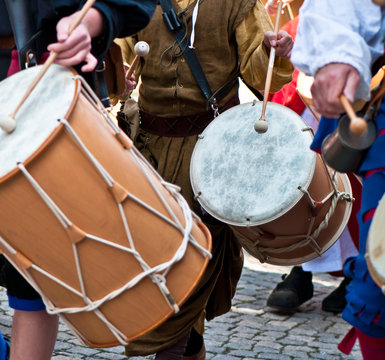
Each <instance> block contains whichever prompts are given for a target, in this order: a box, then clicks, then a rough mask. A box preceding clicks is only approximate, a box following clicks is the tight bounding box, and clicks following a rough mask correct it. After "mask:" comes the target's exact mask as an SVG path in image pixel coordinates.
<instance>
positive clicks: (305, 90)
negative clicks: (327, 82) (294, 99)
mask: <svg viewBox="0 0 385 360" xmlns="http://www.w3.org/2000/svg"><path fill="white" fill-rule="evenodd" d="M313 81H314V78H313V77H312V76H309V75H306V74H305V73H303V72H302V71H300V72H299V73H298V77H297V92H298V93H299V95H300V96H301V98H302V99H303V100H304V102H305V103H306V104H307V105H313V98H312V95H311V91H310V89H311V86H312V85H313Z"/></svg>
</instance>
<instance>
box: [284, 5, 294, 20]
mask: <svg viewBox="0 0 385 360" xmlns="http://www.w3.org/2000/svg"><path fill="white" fill-rule="evenodd" d="M285 6H286V7H287V11H288V13H289V18H290V20H293V19H294V14H293V10H292V9H291V5H290V3H286V4H285Z"/></svg>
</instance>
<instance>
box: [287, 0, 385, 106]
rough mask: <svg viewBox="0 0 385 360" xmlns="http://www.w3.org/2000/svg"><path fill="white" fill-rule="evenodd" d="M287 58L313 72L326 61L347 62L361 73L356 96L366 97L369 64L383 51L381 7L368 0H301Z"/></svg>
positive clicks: (384, 31)
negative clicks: (291, 46) (293, 41)
mask: <svg viewBox="0 0 385 360" xmlns="http://www.w3.org/2000/svg"><path fill="white" fill-rule="evenodd" d="M299 18H300V22H299V26H298V32H297V37H296V39H295V44H294V48H293V51H292V56H291V61H292V63H293V64H294V66H295V67H297V68H298V69H299V70H301V71H303V72H304V73H306V74H307V75H311V76H314V74H315V73H316V72H317V70H318V69H320V68H321V67H323V66H324V65H326V64H329V63H333V62H337V63H347V64H350V65H352V66H353V67H355V68H356V69H357V70H358V72H359V73H360V75H361V83H360V85H359V87H358V89H357V93H356V99H359V98H362V99H366V100H367V99H368V98H369V88H370V81H371V77H372V75H371V65H372V64H373V63H374V61H375V60H376V59H377V58H378V57H379V56H381V55H382V54H383V53H384V37H385V22H384V19H385V7H380V6H378V5H375V4H373V3H372V1H371V0H305V2H304V4H303V5H302V7H301V8H300V11H299Z"/></svg>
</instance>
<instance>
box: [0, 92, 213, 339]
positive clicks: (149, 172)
mask: <svg viewBox="0 0 385 360" xmlns="http://www.w3.org/2000/svg"><path fill="white" fill-rule="evenodd" d="M91 94H92V93H91ZM59 121H60V122H61V123H62V124H63V125H64V127H65V129H66V131H67V132H68V134H69V135H70V136H71V138H72V139H73V140H74V141H75V142H76V144H77V145H78V146H79V148H80V149H81V151H82V152H83V153H84V154H85V155H86V157H87V158H88V159H89V160H90V162H91V163H92V164H93V166H94V167H95V169H96V170H97V172H98V173H99V175H100V176H101V178H102V179H103V180H104V181H105V183H106V184H107V186H109V187H112V186H113V184H114V183H115V181H114V179H113V178H112V177H111V176H110V174H109V173H108V172H107V171H106V170H105V169H104V167H103V166H102V165H101V164H100V163H99V162H98V161H97V160H96V158H95V157H94V156H93V155H92V154H91V153H90V151H88V149H87V148H86V146H85V145H84V143H83V142H82V141H81V139H80V138H79V136H78V135H77V134H76V132H75V131H74V129H73V128H72V127H71V126H70V124H69V123H68V121H67V120H66V119H59ZM117 131H119V129H117ZM125 151H130V152H131V153H132V155H133V156H134V157H135V158H136V160H137V161H138V162H139V163H140V164H141V165H142V167H141V171H142V173H143V175H144V176H145V178H146V179H147V181H148V182H149V183H150V185H151V186H152V188H153V189H154V191H155V192H156V194H157V195H158V197H159V199H160V200H161V202H162V204H163V205H164V207H165V208H166V210H167V212H168V213H169V215H170V216H171V219H169V218H168V217H167V216H165V215H163V214H161V213H159V212H158V211H157V210H156V209H153V208H152V207H151V206H149V205H148V204H146V203H144V202H143V201H141V200H140V199H139V198H137V197H136V196H134V195H133V194H131V193H129V192H127V197H126V199H125V200H123V201H126V200H127V199H130V200H132V201H135V202H136V203H137V204H139V205H140V206H142V207H144V208H146V209H147V210H149V211H151V212H152V213H153V214H155V215H156V216H158V217H159V218H161V219H162V220H163V221H165V222H167V223H168V224H169V225H171V226H173V227H175V228H176V229H177V230H178V231H179V232H180V233H181V234H182V235H183V238H182V240H181V242H180V245H179V247H178V249H177V250H176V251H175V253H174V254H173V256H172V258H171V259H170V260H169V261H166V262H164V263H161V264H158V265H156V266H154V267H151V266H149V265H148V264H147V263H146V261H145V260H144V259H143V258H142V256H141V255H140V254H139V253H138V252H137V251H136V249H135V241H134V239H133V237H132V234H131V231H130V228H129V225H128V222H127V218H126V214H125V213H124V208H123V205H122V203H119V202H117V203H116V204H117V207H118V210H119V213H120V216H121V219H122V223H123V227H124V229H125V233H126V237H127V242H128V246H127V247H125V246H122V245H120V244H116V243H113V242H111V241H109V240H107V239H104V238H100V237H98V236H96V235H93V234H88V233H85V234H84V239H89V240H92V241H95V242H100V243H103V244H105V245H108V246H111V247H114V248H116V249H119V250H121V251H124V252H128V253H130V254H132V255H133V256H134V258H135V259H136V261H137V262H138V263H139V265H140V266H141V268H142V270H143V272H142V273H140V274H138V275H136V276H135V277H134V278H132V279H130V280H129V281H128V282H127V283H126V284H124V285H123V286H121V287H120V288H119V289H116V290H114V291H112V292H111V293H109V294H107V295H106V296H104V297H102V298H101V299H97V300H93V301H92V300H91V299H90V298H89V297H88V296H87V293H86V286H85V283H84V279H83V273H82V268H81V263H80V259H79V254H78V247H77V243H74V244H72V252H73V256H74V259H75V264H76V271H77V277H78V280H79V283H80V291H79V290H77V289H74V288H73V287H71V286H69V285H68V284H66V283H65V282H64V281H62V280H60V279H58V278H57V277H55V276H54V275H52V274H49V273H48V272H47V271H45V270H44V269H42V268H41V267H39V266H37V265H36V264H32V266H31V268H32V269H34V270H35V271H37V272H39V273H41V274H43V275H44V276H46V277H48V278H49V279H51V280H52V281H54V282H56V283H57V284H59V285H60V286H62V287H64V288H65V289H67V290H68V291H70V292H72V293H73V294H75V295H77V296H79V297H81V298H82V299H83V301H84V303H85V305H84V306H78V307H67V308H58V307H55V306H54V305H53V304H52V302H51V301H50V300H49V299H48V298H47V297H46V296H45V295H44V292H43V291H42V290H41V289H40V288H39V286H38V284H37V283H36V282H35V281H34V279H33V277H32V276H31V274H30V273H29V271H28V269H26V270H24V272H25V276H26V277H27V278H28V280H29V281H30V282H31V284H32V285H33V286H34V287H35V288H36V289H37V290H38V291H39V292H40V293H41V294H42V298H43V301H44V303H45V304H46V307H47V312H48V313H49V314H57V315H60V314H75V313H81V312H90V311H93V312H94V313H95V314H96V316H98V317H99V318H100V320H101V321H102V322H103V323H104V324H105V325H106V326H107V327H108V329H109V330H110V331H111V333H112V334H113V335H114V336H115V337H116V339H117V340H118V341H119V342H120V343H121V344H122V345H126V344H127V343H126V342H125V341H124V334H123V333H122V332H121V331H120V330H119V329H117V328H116V327H115V326H114V325H113V324H112V323H111V322H110V321H109V320H108V319H107V318H106V317H105V316H104V314H103V313H102V312H101V311H100V309H99V308H100V307H101V306H102V305H103V304H105V303H106V302H108V301H111V300H113V299H115V298H117V297H118V296H119V295H121V294H122V293H123V292H125V291H128V290H129V289H131V288H133V287H134V286H136V285H137V284H138V283H139V282H140V281H142V280H143V279H145V278H147V277H149V278H150V279H151V280H152V282H153V283H154V284H156V285H157V287H158V289H159V291H160V292H161V294H162V295H163V297H164V299H165V301H166V303H167V304H168V306H169V307H170V308H171V309H172V310H173V311H174V313H177V312H178V311H179V306H178V305H177V304H176V301H175V299H174V297H173V295H172V293H171V292H170V290H169V289H168V287H167V280H166V276H167V274H168V273H169V271H170V270H171V268H172V267H173V265H174V264H176V263H177V262H179V261H180V260H181V259H183V257H184V255H185V253H186V251H187V247H188V244H189V243H191V244H192V245H193V246H194V247H196V248H197V249H198V250H199V251H200V252H201V253H202V255H203V256H205V257H209V258H211V254H210V252H209V251H207V250H206V249H204V248H203V247H202V246H201V245H199V244H198V242H197V241H196V239H194V238H193V236H192V235H191V231H192V227H193V224H194V217H193V214H192V212H191V210H190V207H189V205H188V204H187V202H186V200H185V199H184V198H183V196H182V195H181V194H180V188H179V187H177V186H175V185H173V184H170V183H167V182H165V181H164V180H163V179H162V178H161V177H160V175H158V174H157V173H156V172H155V171H154V170H153V169H152V168H151V167H150V166H149V165H148V163H147V162H146V161H145V160H144V158H143V157H142V156H139V154H140V153H139V152H138V151H137V150H133V148H132V149H126V150H125ZM140 155H141V154H140ZM17 166H18V168H19V169H20V171H21V173H22V174H23V175H24V176H25V178H26V179H27V180H28V182H29V183H30V184H31V186H32V188H33V189H34V190H35V191H36V193H37V194H38V195H39V197H40V198H41V199H42V200H43V201H44V202H45V204H46V205H47V207H48V208H49V209H50V211H51V212H52V214H53V215H54V216H55V217H56V218H57V219H58V221H59V223H60V224H61V226H62V227H63V228H64V229H68V228H69V227H71V226H73V224H72V222H71V221H70V220H69V218H68V217H67V216H66V215H65V214H64V212H63V211H62V210H61V209H60V208H59V207H58V206H57V205H56V204H55V202H54V201H53V200H52V199H51V198H50V196H49V195H48V194H47V193H46V192H45V191H44V190H43V188H42V187H41V186H40V185H39V183H38V182H37V181H36V179H34V178H33V176H32V175H31V174H30V173H29V172H28V170H27V169H26V168H25V167H24V165H23V164H21V163H18V164H17ZM154 175H155V178H156V179H157V180H159V181H160V183H161V186H163V187H164V188H165V189H166V190H167V192H168V193H169V194H171V196H172V197H173V198H174V199H175V200H176V202H177V203H178V205H179V206H180V208H181V210H182V214H183V220H184V224H185V225H184V226H182V224H181V222H180V220H179V219H178V218H177V216H176V215H175V214H174V212H173V211H172V209H171V207H170V205H169V203H168V202H167V201H166V199H165V197H164V196H163V195H162V193H161V191H160V189H159V187H158V186H156V184H155V183H154V181H152V179H153V178H154ZM194 216H195V215H194ZM0 243H1V244H2V245H3V247H5V248H6V249H7V252H8V253H10V254H12V255H14V254H16V253H17V252H16V250H15V249H13V248H12V246H10V245H8V244H7V243H6V241H4V239H2V238H0ZM10 261H11V260H10ZM66 323H68V322H67V321H66ZM68 325H69V326H70V328H72V329H73V326H71V325H70V324H68ZM73 330H74V332H75V333H77V334H78V335H80V338H83V336H82V335H81V334H79V331H78V330H76V329H73Z"/></svg>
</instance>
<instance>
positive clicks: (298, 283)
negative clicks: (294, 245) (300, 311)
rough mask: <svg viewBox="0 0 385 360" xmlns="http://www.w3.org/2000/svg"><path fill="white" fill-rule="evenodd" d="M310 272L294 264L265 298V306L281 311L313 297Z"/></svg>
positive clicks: (292, 308) (295, 306)
mask: <svg viewBox="0 0 385 360" xmlns="http://www.w3.org/2000/svg"><path fill="white" fill-rule="evenodd" d="M312 277H313V275H312V273H311V272H309V271H303V270H302V267H300V266H294V267H293V268H292V269H291V272H290V274H289V275H288V276H286V274H284V275H282V280H283V281H281V282H280V283H278V285H277V286H276V287H275V289H274V290H273V292H272V293H271V294H270V296H269V298H268V299H267V306H270V307H272V308H274V309H277V310H281V311H293V310H296V309H297V308H298V306H300V305H301V304H303V303H304V302H305V301H308V300H310V299H311V298H312V297H313V290H314V289H313V283H312Z"/></svg>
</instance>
